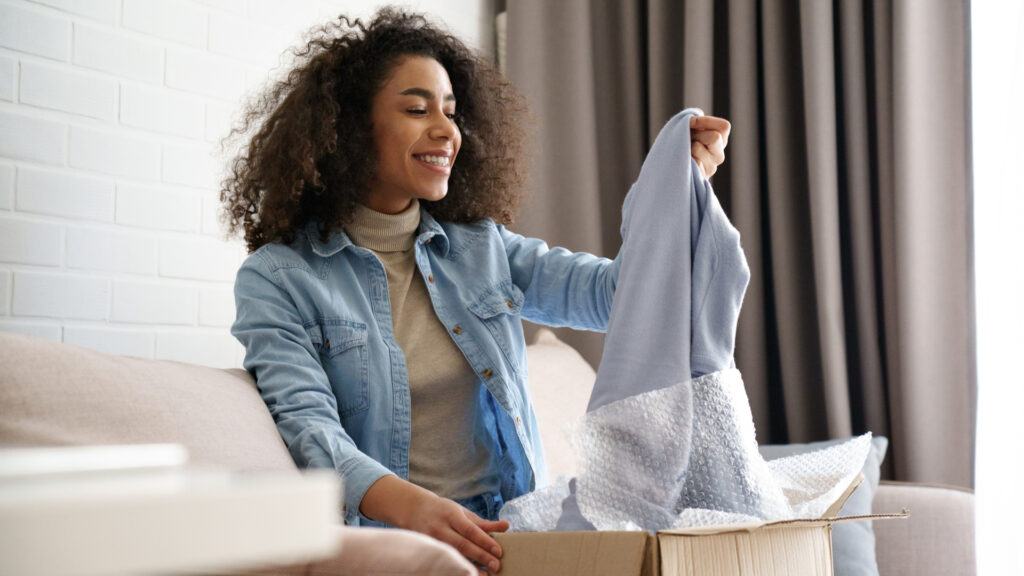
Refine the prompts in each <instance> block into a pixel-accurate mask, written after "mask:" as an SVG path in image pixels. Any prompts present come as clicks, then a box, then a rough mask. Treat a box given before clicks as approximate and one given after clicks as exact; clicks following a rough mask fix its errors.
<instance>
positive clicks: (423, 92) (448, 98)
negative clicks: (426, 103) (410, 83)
mask: <svg viewBox="0 0 1024 576" xmlns="http://www.w3.org/2000/svg"><path fill="white" fill-rule="evenodd" d="M399 94H400V95H402V96H420V97H422V98H426V99H427V100H433V99H434V93H433V92H431V91H430V90H427V89H425V88H408V89H406V90H403V91H401V92H399ZM444 101H445V102H455V94H452V93H450V92H449V93H448V94H445V95H444Z"/></svg>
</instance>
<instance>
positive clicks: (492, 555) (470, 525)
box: [451, 511, 507, 572]
mask: <svg viewBox="0 0 1024 576" xmlns="http://www.w3.org/2000/svg"><path fill="white" fill-rule="evenodd" d="M470 518H474V520H470ZM477 521H479V522H487V521H485V520H483V519H481V518H480V517H479V516H476V514H473V513H472V512H469V511H466V513H465V515H464V516H462V517H461V518H457V519H453V521H452V523H451V527H452V529H453V530H454V531H455V533H456V534H457V536H459V538H458V542H457V543H455V544H453V545H454V546H455V549H456V550H458V551H459V553H461V554H462V555H463V556H465V557H466V558H469V559H470V560H473V561H474V562H477V563H479V564H482V565H484V566H487V568H488V569H490V570H491V571H492V572H497V571H498V570H499V569H500V568H501V563H500V562H499V561H498V558H500V557H501V547H500V546H498V543H497V542H495V541H494V539H493V538H491V537H490V536H488V535H487V533H486V532H484V531H483V529H482V528H481V527H480V526H478V525H477V523H478V522H477ZM494 524H497V522H494ZM506 524H507V523H506Z"/></svg>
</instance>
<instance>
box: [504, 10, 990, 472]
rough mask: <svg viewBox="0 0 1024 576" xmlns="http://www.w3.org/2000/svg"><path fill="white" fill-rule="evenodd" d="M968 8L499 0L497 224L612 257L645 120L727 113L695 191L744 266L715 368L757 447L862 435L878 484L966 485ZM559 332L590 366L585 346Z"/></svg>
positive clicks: (590, 341)
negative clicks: (878, 472) (732, 350)
mask: <svg viewBox="0 0 1024 576" xmlns="http://www.w3.org/2000/svg"><path fill="white" fill-rule="evenodd" d="M968 9H969V6H968V4H967V2H966V1H959V2H946V3H940V4H939V5H936V4H934V3H930V2H927V1H925V0H856V1H855V0H834V1H831V2H828V1H825V2H823V1H820V0H800V1H799V2H789V1H782V0H761V1H755V0H720V1H717V2H712V1H710V0H684V1H674V0H628V1H621V2H602V1H596V0H594V1H586V0H569V1H565V2H544V1H542V0H509V1H508V2H507V16H508V20H507V22H508V24H507V25H508V30H507V38H508V40H507V42H508V45H507V47H506V51H507V52H506V53H507V58H508V73H509V76H510V78H511V79H512V80H513V81H514V82H515V83H516V84H517V85H518V86H519V87H520V88H521V89H522V90H523V91H524V92H525V93H526V94H527V96H528V97H529V98H530V100H531V103H532V106H533V109H534V112H535V115H536V117H537V120H538V122H537V139H538V141H539V143H540V144H539V150H538V154H537V156H536V159H535V163H534V169H533V173H532V181H531V189H532V196H531V198H530V200H529V202H528V204H527V206H525V207H524V209H523V211H522V212H521V214H520V217H519V220H518V222H517V224H516V225H515V226H514V228H515V229H516V230H517V231H519V232H521V233H524V234H529V235H533V236H539V237H541V238H544V239H545V240H547V241H548V242H549V243H550V244H552V245H561V246H566V247H567V248H570V249H573V250H586V251H590V252H593V253H596V254H601V255H605V256H609V257H612V256H614V255H615V253H616V252H617V250H618V247H619V233H618V230H619V220H620V208H621V204H622V200H623V198H624V197H625V194H626V192H627V191H628V189H629V186H630V184H631V183H632V181H633V180H634V179H635V177H636V175H637V173H638V172H639V168H640V165H641V164H642V162H643V157H644V154H645V153H646V150H647V147H648V146H649V145H650V144H651V142H652V140H653V138H654V137H655V136H656V135H657V133H658V131H659V130H660V128H661V126H662V125H663V123H664V122H665V121H666V120H667V119H668V118H670V117H671V116H672V115H673V114H674V113H675V112H677V111H678V110H680V109H682V108H684V107H688V106H697V107H701V108H703V109H704V111H705V112H707V113H709V114H713V115H716V116H723V117H725V118H727V119H729V120H730V121H731V122H732V125H733V131H732V137H731V138H730V142H729V147H728V149H727V152H726V156H727V160H726V163H725V164H724V165H723V166H721V167H720V168H719V172H718V173H717V174H716V175H715V176H714V178H713V179H712V184H713V185H714V187H715V191H716V193H717V195H718V196H719V198H720V199H721V202H722V205H723V207H724V208H725V209H726V211H727V212H728V213H729V215H730V218H731V219H732V221H733V222H734V224H735V225H736V227H737V228H738V229H739V230H740V232H741V233H742V235H743V246H744V251H745V253H746V256H747V260H748V263H749V265H750V270H751V281H750V285H749V287H748V289H747V295H746V298H745V301H744V307H743V313H742V315H741V317H740V324H739V327H738V334H737V346H736V361H737V365H738V367H739V368H740V370H741V371H742V372H743V375H744V380H745V382H746V384H747V387H748V396H749V398H750V402H751V409H752V412H753V415H754V420H755V424H756V426H757V429H758V439H759V441H760V442H765V443H767V442H773V443H779V442H805V441H812V440H819V439H824V438H830V437H832V438H834V437H843V436H849V435H851V434H855V433H861V432H864V431H867V430H871V431H873V432H875V433H876V434H883V435H886V436H889V438H890V440H891V444H890V446H891V448H890V458H889V459H888V463H887V467H886V470H885V473H886V475H887V477H894V478H897V479H905V480H915V481H932V482H946V483H950V484H957V485H964V486H970V485H972V483H973V468H974V466H973V442H974V406H975V390H976V383H975V372H974V342H973V323H974V307H973V300H972V298H973V286H972V280H973V263H972V261H971V257H972V256H971V255H972V248H971V247H972V230H971V228H970V226H971V224H970V223H971V218H972V215H971V189H970V171H969V167H970V148H969V136H970V130H969V108H970V102H969V92H968V79H969V69H968V66H967V63H968V62H969V60H968V58H969V52H968V41H969V38H968V35H967V26H968V24H969V22H968V15H969V11H968ZM681 160H683V159H681ZM563 337H566V339H567V340H569V342H570V343H572V344H573V345H574V346H576V347H577V348H578V349H580V350H581V352H582V353H583V354H584V356H585V357H587V359H588V360H590V361H591V362H592V363H595V364H596V362H597V361H598V360H599V358H600V350H601V346H602V338H601V337H600V335H595V334H580V333H571V334H566V333H564V332H563Z"/></svg>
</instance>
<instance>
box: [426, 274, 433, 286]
mask: <svg viewBox="0 0 1024 576" xmlns="http://www.w3.org/2000/svg"><path fill="white" fill-rule="evenodd" d="M427 282H430V283H431V284H433V283H434V275H433V274H429V275H427Z"/></svg>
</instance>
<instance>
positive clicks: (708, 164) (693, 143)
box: [690, 116, 732, 179]
mask: <svg viewBox="0 0 1024 576" xmlns="http://www.w3.org/2000/svg"><path fill="white" fill-rule="evenodd" d="M731 129H732V125H731V124H729V121H728V120H726V119H725V118H717V117H715V116H694V117H693V118H690V155H692V156H693V159H694V160H696V161H697V166H699V167H700V173H701V175H702V176H704V178H705V179H707V178H711V175H712V174H714V173H715V172H717V171H718V165H719V164H721V163H722V162H725V147H726V145H727V144H728V143H729V131H730V130H731Z"/></svg>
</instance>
